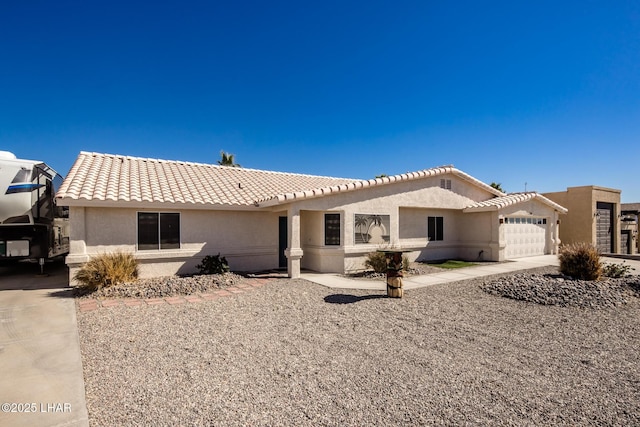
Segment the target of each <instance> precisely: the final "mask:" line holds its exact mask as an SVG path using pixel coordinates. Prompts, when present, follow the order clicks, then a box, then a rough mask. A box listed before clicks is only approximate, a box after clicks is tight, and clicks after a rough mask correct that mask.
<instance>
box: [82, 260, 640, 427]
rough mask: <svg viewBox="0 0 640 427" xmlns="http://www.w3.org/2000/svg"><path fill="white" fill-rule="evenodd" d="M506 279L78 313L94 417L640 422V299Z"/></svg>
mask: <svg viewBox="0 0 640 427" xmlns="http://www.w3.org/2000/svg"><path fill="white" fill-rule="evenodd" d="M547 272H548V271H547V270H541V271H540V272H539V273H540V274H546V273H547ZM499 279H500V277H498V276H496V277H492V278H481V279H474V280H468V281H463V282H456V283H450V284H445V285H437V286H432V287H428V288H423V289H416V290H410V291H406V292H405V297H404V298H403V299H388V298H386V297H384V295H382V294H381V293H379V292H372V291H353V290H345V291H340V290H335V289H333V290H332V289H328V288H324V287H322V286H319V285H315V284H312V283H309V282H306V281H304V280H286V279H285V280H274V281H272V282H270V283H268V284H267V285H265V286H263V287H261V288H258V289H256V290H253V291H251V292H247V293H244V294H239V295H234V296H232V297H227V298H222V299H218V300H215V301H206V302H202V303H197V304H182V305H176V306H172V305H160V306H151V307H149V306H147V307H115V308H110V309H103V310H94V311H88V312H82V313H78V326H79V333H80V343H81V351H82V358H83V366H84V372H85V387H86V395H87V406H88V410H89V416H90V422H91V425H94V426H113V425H119V426H128V425H158V426H164V425H167V426H168V425H171V426H173V425H224V426H227V425H231V426H236V425H238V426H240V425H242V426H247V425H269V426H278V425H283V426H294V425H295V426H318V425H326V426H345V425H346V426H350V425H354V426H355V425H357V426H362V425H381V426H382V425H384V426H388V425H462V424H469V425H518V426H521V425H640V369H639V368H640V366H639V362H638V354H640V302H639V301H640V300H638V299H637V298H635V297H633V296H632V295H631V296H629V297H628V298H627V303H626V304H623V305H618V306H616V307H614V308H602V309H598V310H594V309H585V308H580V307H574V306H566V307H562V306H559V305H540V304H535V303H530V302H523V301H518V300H513V299H509V298H502V297H497V296H495V295H491V294H489V293H487V292H485V291H483V290H482V289H481V286H486V285H487V284H488V283H491V282H494V281H496V280H499Z"/></svg>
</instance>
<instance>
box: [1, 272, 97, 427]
mask: <svg viewBox="0 0 640 427" xmlns="http://www.w3.org/2000/svg"><path fill="white" fill-rule="evenodd" d="M38 272H39V267H38V266H37V265H33V264H30V265H29V264H27V265H20V266H13V267H0V372H1V373H2V375H1V376H0V405H2V408H1V410H0V425H3V426H88V425H89V422H88V415H87V407H86V401H85V391H84V378H83V375H82V359H81V357H80V344H79V341H78V329H77V322H76V306H75V301H74V299H73V298H72V295H71V289H70V288H69V287H68V271H67V268H66V267H65V266H64V265H63V264H62V263H58V264H50V265H49V264H48V265H47V267H46V272H47V273H49V275H48V276H46V277H41V276H38V275H37V274H36V273H38Z"/></svg>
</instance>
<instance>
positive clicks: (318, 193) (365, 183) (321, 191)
mask: <svg viewBox="0 0 640 427" xmlns="http://www.w3.org/2000/svg"><path fill="white" fill-rule="evenodd" d="M445 174H453V175H455V176H457V177H459V178H461V179H463V180H465V181H468V182H470V183H472V184H474V185H476V186H478V187H481V188H484V189H485V190H487V191H489V192H490V193H493V194H494V195H496V196H502V195H504V193H502V192H500V191H498V190H496V189H495V188H493V187H491V186H489V185H487V184H485V183H484V182H482V181H479V180H477V179H476V178H474V177H472V176H471V175H467V174H466V173H464V172H462V171H460V170H458V169H456V168H454V167H453V166H441V167H436V168H432V169H424V170H421V171H417V172H407V173H403V174H400V175H394V176H386V177H383V178H376V179H369V180H360V181H352V182H348V183H345V184H339V185H334V186H327V187H323V188H315V189H308V190H306V191H299V192H296V193H286V194H278V195H275V196H272V197H270V198H267V199H261V200H258V203H259V204H260V205H261V206H270V205H276V204H279V203H287V202H292V201H294V200H300V199H309V198H313V197H322V196H326V195H328V194H334V193H338V192H346V191H354V190H360V189H363V188H367V187H373V186H376V185H385V184H391V183H395V182H403V181H412V180H415V179H421V178H428V177H434V176H438V175H445Z"/></svg>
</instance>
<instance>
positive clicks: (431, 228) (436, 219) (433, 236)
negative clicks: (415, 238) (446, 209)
mask: <svg viewBox="0 0 640 427" xmlns="http://www.w3.org/2000/svg"><path fill="white" fill-rule="evenodd" d="M427 238H428V239H429V241H432V240H444V218H443V217H441V216H430V217H428V218H427Z"/></svg>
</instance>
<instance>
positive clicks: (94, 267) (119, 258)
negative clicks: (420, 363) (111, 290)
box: [73, 252, 138, 291]
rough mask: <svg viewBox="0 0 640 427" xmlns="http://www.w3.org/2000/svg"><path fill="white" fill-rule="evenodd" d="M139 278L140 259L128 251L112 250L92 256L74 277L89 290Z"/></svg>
mask: <svg viewBox="0 0 640 427" xmlns="http://www.w3.org/2000/svg"><path fill="white" fill-rule="evenodd" d="M137 278H138V260H137V259H136V258H135V257H134V256H133V254H131V253H127V252H112V253H105V254H100V255H96V256H94V257H91V258H90V259H89V261H87V262H85V263H84V264H83V265H82V267H80V269H79V270H78V271H77V272H76V273H75V274H74V276H73V279H74V280H76V281H77V282H79V283H80V285H81V286H82V287H84V288H86V289H87V290H88V291H95V290H98V289H100V288H104V287H109V286H113V285H117V284H120V283H127V282H132V281H135V280H136V279H137Z"/></svg>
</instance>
